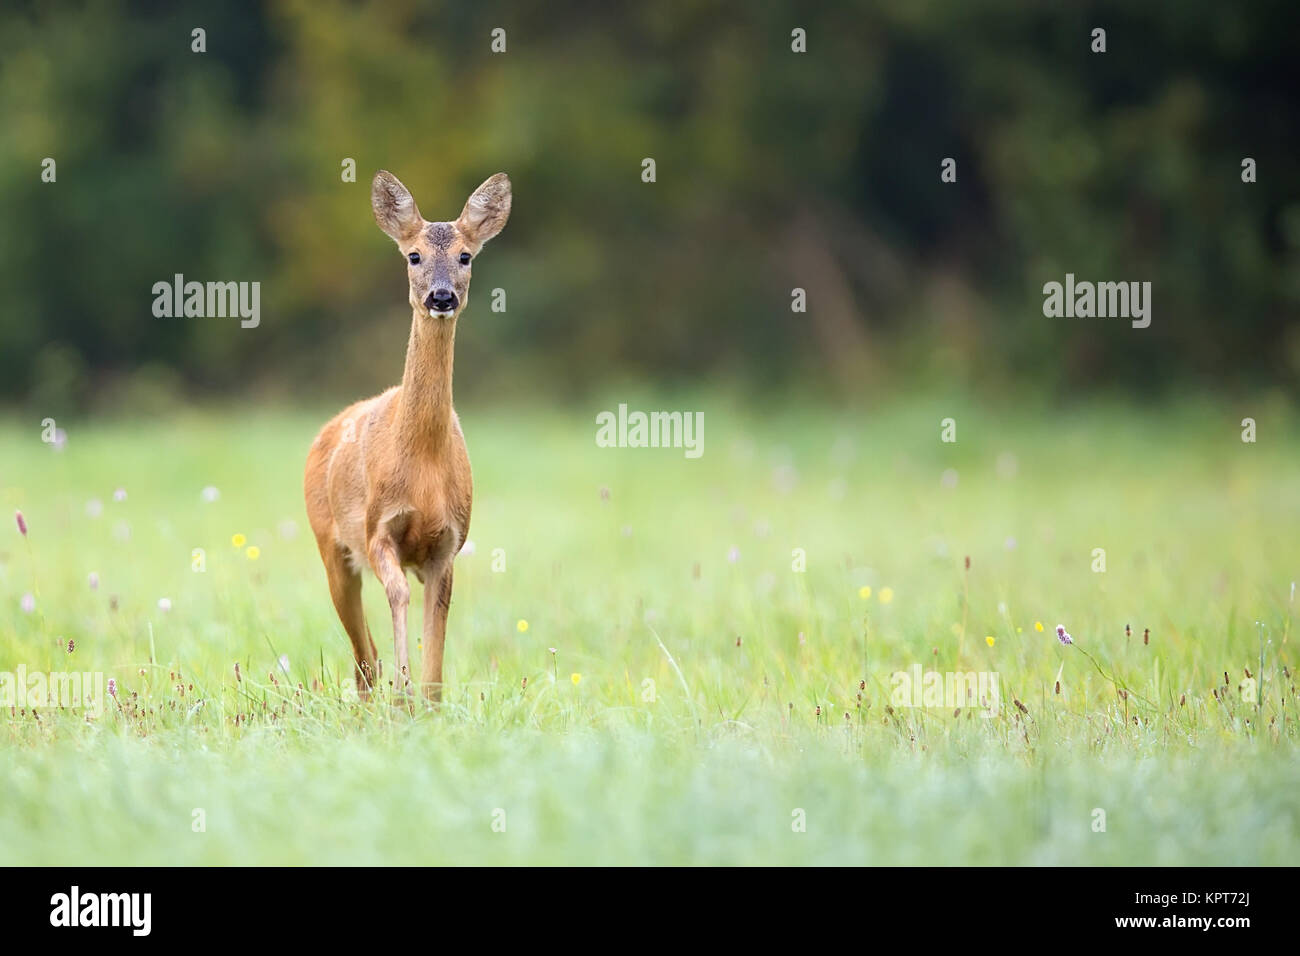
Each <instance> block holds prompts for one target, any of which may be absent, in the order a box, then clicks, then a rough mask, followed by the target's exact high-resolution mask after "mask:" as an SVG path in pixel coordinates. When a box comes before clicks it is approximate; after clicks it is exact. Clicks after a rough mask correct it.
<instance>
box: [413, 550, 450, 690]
mask: <svg viewBox="0 0 1300 956" xmlns="http://www.w3.org/2000/svg"><path fill="white" fill-rule="evenodd" d="M451 572H452V568H451V562H450V561H448V562H447V563H446V566H445V567H437V566H436V567H432V568H430V569H429V570H427V571H426V572H425V575H424V640H423V642H422V643H423V644H424V648H423V652H422V653H423V660H422V661H421V665H420V683H421V685H423V690H424V696H425V697H427V698H428V699H429V701H430V702H432V703H434V704H436V703H438V702H439V701H440V700H442V651H443V647H444V646H445V645H446V642H447V611H448V610H450V608H451Z"/></svg>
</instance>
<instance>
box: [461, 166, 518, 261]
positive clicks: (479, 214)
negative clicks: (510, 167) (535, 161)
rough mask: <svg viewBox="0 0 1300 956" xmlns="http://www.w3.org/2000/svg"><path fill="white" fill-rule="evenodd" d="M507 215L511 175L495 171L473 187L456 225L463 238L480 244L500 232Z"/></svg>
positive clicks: (508, 214) (508, 213)
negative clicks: (477, 185)
mask: <svg viewBox="0 0 1300 956" xmlns="http://www.w3.org/2000/svg"><path fill="white" fill-rule="evenodd" d="M509 218H510V177H509V176H507V175H506V174H505V173H497V174H496V175H495V176H489V177H488V178H487V179H486V180H484V182H483V185H482V186H480V187H479V188H478V189H476V190H474V193H473V195H471V196H470V197H469V201H468V202H466V203H465V208H464V210H463V211H462V212H461V214H460V218H459V219H458V220H456V225H457V227H458V228H459V229H460V231H461V232H462V233H464V235H465V236H466V238H468V239H469V240H470V241H472V242H477V243H479V244H480V245H482V244H483V243H485V242H487V241H488V240H489V239H491V238H492V237H493V236H495V235H496V234H497V233H498V232H500V231H501V230H502V229H503V228H504V227H505V224H506V220H507V219H509Z"/></svg>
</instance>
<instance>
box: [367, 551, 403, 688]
mask: <svg viewBox="0 0 1300 956" xmlns="http://www.w3.org/2000/svg"><path fill="white" fill-rule="evenodd" d="M370 566H371V567H372V568H373V569H374V572H375V576H376V577H378V578H379V580H380V581H381V582H382V583H383V585H384V594H386V595H387V597H388V607H389V608H390V609H391V610H392V612H393V657H394V659H395V663H396V670H395V672H394V674H393V690H394V691H395V692H396V693H398V694H405V693H407V692H408V691H409V690H410V686H411V662H410V658H409V657H408V649H407V643H406V611H407V608H408V607H410V604H411V585H410V583H409V582H408V581H407V580H406V571H405V570H404V569H403V568H402V564H401V562H400V561H399V560H398V559H397V548H396V547H394V545H393V542H391V541H389V540H378V541H376V542H374V544H372V545H371V547H370Z"/></svg>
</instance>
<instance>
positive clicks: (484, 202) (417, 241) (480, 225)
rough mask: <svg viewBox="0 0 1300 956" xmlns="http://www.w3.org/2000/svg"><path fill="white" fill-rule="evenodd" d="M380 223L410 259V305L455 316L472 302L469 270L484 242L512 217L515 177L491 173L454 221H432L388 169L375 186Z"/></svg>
mask: <svg viewBox="0 0 1300 956" xmlns="http://www.w3.org/2000/svg"><path fill="white" fill-rule="evenodd" d="M370 204H371V206H372V207H374V211H375V222H377V223H379V228H380V229H382V230H383V231H384V232H385V233H387V234H388V236H389V237H390V238H391V239H392V240H393V241H394V242H396V243H397V247H398V248H399V249H401V250H402V255H403V256H404V257H405V258H406V263H407V265H406V275H407V279H408V280H409V281H410V301H411V309H412V311H413V312H414V313H415V314H416V315H417V316H426V317H428V318H430V319H438V320H445V319H454V318H456V316H458V315H459V314H460V311H461V309H463V308H464V307H465V303H466V302H467V301H468V300H469V280H470V269H471V265H472V264H473V261H474V257H475V256H477V255H478V253H479V250H480V249H482V248H483V244H484V243H485V242H487V241H488V240H489V239H491V238H492V237H493V236H495V235H496V234H497V233H499V232H500V231H501V229H502V228H503V227H504V226H505V224H506V219H508V218H509V216H510V177H509V176H507V175H506V174H505V173H497V174H496V175H495V176H490V177H489V178H488V179H487V180H486V181H485V182H484V183H483V185H481V186H479V188H478V189H476V190H474V192H473V193H472V194H471V195H470V197H469V200H468V201H467V202H466V203H465V208H464V209H463V210H461V213H460V216H459V217H458V218H457V219H455V220H453V221H451V222H429V221H427V220H426V219H424V217H423V216H421V215H420V210H419V209H418V208H417V207H416V205H415V199H414V198H413V197H412V196H411V191H410V190H409V189H407V188H406V187H405V186H403V185H402V183H401V181H400V180H399V179H398V178H397V177H396V176H394V175H393V174H392V173H390V172H388V171H387V170H383V169H381V170H380V171H379V172H378V173H376V174H375V181H374V182H373V183H372V184H371V187H370Z"/></svg>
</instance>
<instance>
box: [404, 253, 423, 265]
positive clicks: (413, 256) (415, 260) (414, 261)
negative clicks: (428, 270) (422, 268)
mask: <svg viewBox="0 0 1300 956" xmlns="http://www.w3.org/2000/svg"><path fill="white" fill-rule="evenodd" d="M406 258H408V259H410V260H411V265H413V266H418V265H419V264H420V254H419V253H418V252H412V253H410V254H409V255H407V257H406Z"/></svg>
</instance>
